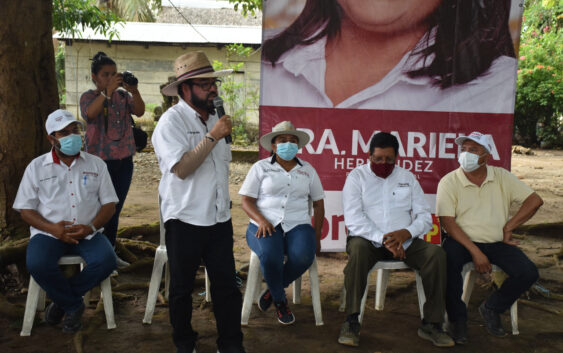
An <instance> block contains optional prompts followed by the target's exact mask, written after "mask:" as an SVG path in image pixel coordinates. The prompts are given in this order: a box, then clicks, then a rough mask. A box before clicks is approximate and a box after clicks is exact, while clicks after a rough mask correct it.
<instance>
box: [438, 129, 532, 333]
mask: <svg viewBox="0 0 563 353" xmlns="http://www.w3.org/2000/svg"><path fill="white" fill-rule="evenodd" d="M455 142H456V143H457V144H458V145H460V146H461V154H460V155H459V159H458V161H459V164H460V166H461V167H460V168H458V169H456V170H454V171H452V172H450V173H449V174H447V175H446V176H444V177H443V178H442V180H440V183H439V185H438V192H437V196H436V214H437V215H438V216H439V217H440V222H441V224H442V226H443V227H444V228H445V230H446V231H447V233H448V235H449V236H448V237H447V238H446V239H445V241H444V244H443V249H444V250H445V251H446V255H447V264H448V269H447V286H446V311H447V313H448V318H449V320H450V323H451V326H450V333H451V334H452V338H453V339H454V340H455V342H456V343H457V344H465V343H466V342H467V309H466V306H465V304H464V303H463V301H462V300H461V294H462V278H461V270H462V268H463V266H464V265H465V264H466V263H468V262H470V261H473V263H474V265H475V269H476V270H477V271H478V272H480V273H487V272H491V264H495V265H497V266H499V267H500V268H501V269H502V270H503V271H504V272H506V273H507V274H508V278H507V279H506V280H505V281H504V283H503V284H502V286H501V287H500V288H499V289H498V290H497V291H495V292H494V293H492V294H491V296H490V297H489V298H488V299H487V300H485V301H484V302H483V303H482V304H481V306H480V307H479V313H480V314H481V316H482V317H483V319H484V320H485V323H486V327H487V331H488V332H489V333H490V334H492V335H495V336H499V337H502V336H504V335H506V333H505V331H504V329H503V327H502V325H501V322H500V316H499V314H500V313H502V312H504V311H506V309H508V308H510V306H512V304H513V303H514V301H516V299H518V297H520V295H521V294H522V293H523V292H524V291H526V290H527V289H528V288H529V287H530V286H531V285H532V284H533V283H534V282H535V281H536V280H537V279H538V270H537V268H536V266H535V265H534V263H533V262H532V261H530V259H528V257H526V255H525V254H524V253H523V252H522V251H521V250H520V249H518V248H517V247H516V245H518V241H516V240H513V239H512V231H513V230H514V229H515V228H517V227H518V226H520V225H521V224H523V223H524V222H526V221H527V220H529V219H530V218H531V217H532V216H533V215H534V214H535V213H536V211H537V210H538V208H540V206H541V205H542V204H543V201H542V199H541V198H540V197H539V196H538V194H536V193H535V192H534V191H533V190H532V189H531V188H530V187H528V186H527V185H526V184H524V183H523V182H521V181H520V180H519V179H518V178H517V177H516V176H515V175H513V174H511V173H510V172H509V171H507V170H506V169H503V168H499V167H492V166H488V165H487V161H488V160H489V158H490V156H491V155H490V153H491V142H490V137H489V136H488V135H483V134H481V133H479V132H472V133H471V134H470V135H469V136H463V137H459V138H457V139H456V140H455ZM513 202H514V203H517V204H519V205H520V209H519V210H518V212H516V214H515V215H514V216H513V217H509V208H510V205H511V203H513Z"/></svg>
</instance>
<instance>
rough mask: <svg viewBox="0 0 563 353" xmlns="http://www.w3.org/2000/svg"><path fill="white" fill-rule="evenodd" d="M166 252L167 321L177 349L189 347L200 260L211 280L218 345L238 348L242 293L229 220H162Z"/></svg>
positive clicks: (194, 337)
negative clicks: (212, 222) (203, 223)
mask: <svg viewBox="0 0 563 353" xmlns="http://www.w3.org/2000/svg"><path fill="white" fill-rule="evenodd" d="M165 228H166V251H167V253H168V264H169V266H170V300H169V306H170V323H171V324H172V328H173V333H172V337H173V339H174V343H175V344H176V346H177V347H178V348H180V347H189V346H191V345H192V344H193V343H194V342H195V340H196V338H197V333H196V332H195V331H194V330H193V329H192V325H191V319H192V291H193V287H194V278H195V275H196V271H197V269H198V267H199V266H200V264H201V261H202V260H203V262H204V264H205V266H206V268H207V273H208V275H209V280H210V281H211V288H210V290H211V300H212V301H213V313H214V314H215V319H216V321H217V333H218V336H219V337H218V339H217V345H218V347H219V348H223V347H224V348H225V349H227V347H237V348H238V347H241V346H242V331H241V328H240V315H241V309H242V295H241V294H240V291H239V289H238V287H237V283H236V279H235V275H236V273H235V259H234V257H233V225H232V223H231V220H229V221H227V222H224V223H217V224H215V225H213V226H208V227H203V226H195V225H192V224H188V223H184V222H181V221H179V220H175V219H174V220H169V221H167V222H166V223H165Z"/></svg>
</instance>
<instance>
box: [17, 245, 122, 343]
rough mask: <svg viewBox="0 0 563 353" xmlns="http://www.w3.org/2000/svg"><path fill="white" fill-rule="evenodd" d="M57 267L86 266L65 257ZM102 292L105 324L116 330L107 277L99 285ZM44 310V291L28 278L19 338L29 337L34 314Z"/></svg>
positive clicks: (80, 258)
mask: <svg viewBox="0 0 563 353" xmlns="http://www.w3.org/2000/svg"><path fill="white" fill-rule="evenodd" d="M58 263H59V265H80V270H82V268H84V265H85V264H86V263H85V261H84V259H83V258H82V257H80V256H77V255H65V256H63V257H61V258H60V259H59V262H58ZM100 287H101V290H102V293H101V296H102V298H103V303H104V311H105V314H106V322H107V326H108V330H111V329H114V328H116V325H115V317H114V314H113V298H112V295H111V281H110V277H107V278H106V279H104V280H103V281H102V282H101V283H100ZM89 294H90V293H89V292H88V293H86V295H85V296H84V302H85V305H87V304H88V297H89ZM37 309H39V310H44V309H45V291H44V290H43V289H42V288H41V287H40V286H39V284H37V282H35V279H33V276H30V277H29V288H28V290H27V300H26V302H25V313H24V315H23V325H22V330H21V332H20V336H29V335H30V334H31V329H32V327H33V320H34V319H35V312H36V311H37Z"/></svg>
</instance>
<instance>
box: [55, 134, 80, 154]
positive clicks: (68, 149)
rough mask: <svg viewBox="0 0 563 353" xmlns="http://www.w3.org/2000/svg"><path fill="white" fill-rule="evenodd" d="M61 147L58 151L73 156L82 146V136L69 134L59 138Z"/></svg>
mask: <svg viewBox="0 0 563 353" xmlns="http://www.w3.org/2000/svg"><path fill="white" fill-rule="evenodd" d="M59 143H60V144H61V147H59V151H61V152H62V153H64V154H66V155H67V156H75V155H77V154H78V153H79V152H80V149H81V148H82V136H80V135H78V134H71V135H68V136H65V137H61V138H60V139H59Z"/></svg>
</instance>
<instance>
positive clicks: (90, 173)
mask: <svg viewBox="0 0 563 353" xmlns="http://www.w3.org/2000/svg"><path fill="white" fill-rule="evenodd" d="M82 174H83V175H92V176H95V177H97V176H98V173H95V172H82Z"/></svg>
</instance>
